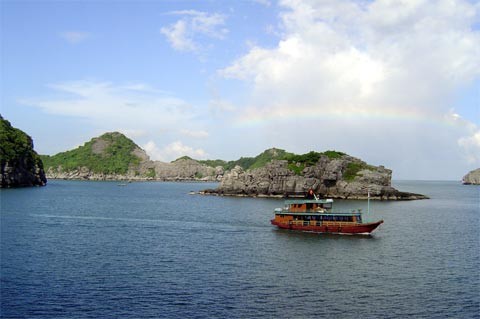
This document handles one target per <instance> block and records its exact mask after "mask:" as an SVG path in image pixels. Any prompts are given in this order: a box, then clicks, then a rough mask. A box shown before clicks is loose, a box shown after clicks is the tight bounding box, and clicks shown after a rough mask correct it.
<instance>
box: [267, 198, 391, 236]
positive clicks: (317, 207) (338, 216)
mask: <svg viewBox="0 0 480 319" xmlns="http://www.w3.org/2000/svg"><path fill="white" fill-rule="evenodd" d="M368 211H370V197H369V201H368ZM274 212H275V218H274V219H272V220H271V221H270V222H271V223H272V225H275V226H277V227H279V228H282V229H290V230H298V231H306V232H315V233H333V234H370V233H371V232H372V231H374V230H375V229H376V228H377V227H378V226H379V225H380V224H382V223H383V220H379V221H376V222H373V223H366V222H364V218H363V216H362V210H361V209H357V210H352V211H350V212H333V199H319V198H317V197H316V196H315V197H314V198H302V199H286V200H285V206H284V207H283V208H276V209H275V211H274Z"/></svg>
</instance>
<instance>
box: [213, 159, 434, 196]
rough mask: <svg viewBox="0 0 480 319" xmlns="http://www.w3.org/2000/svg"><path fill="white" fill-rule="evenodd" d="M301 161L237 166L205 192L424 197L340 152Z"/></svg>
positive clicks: (384, 171) (387, 172)
mask: <svg viewBox="0 0 480 319" xmlns="http://www.w3.org/2000/svg"><path fill="white" fill-rule="evenodd" d="M302 165H303V164H302V163H298V162H297V163H295V162H293V163H292V161H288V160H272V161H271V162H269V163H268V164H266V165H265V166H264V167H261V168H257V169H253V170H246V171H245V170H244V169H243V168H241V167H240V166H236V167H235V168H234V169H232V170H231V171H230V172H228V173H227V174H226V175H225V176H224V177H223V179H222V182H221V184H220V186H219V187H218V188H217V189H215V190H207V191H206V193H214V194H220V195H233V196H284V195H287V194H288V195H300V196H302V195H303V194H305V192H306V191H308V190H309V189H313V190H314V191H315V192H316V193H317V194H320V195H321V196H323V197H329V198H342V199H364V198H367V196H368V193H369V192H370V196H371V197H372V198H374V199H392V200H397V199H398V200H404V199H424V198H427V197H425V196H423V195H420V194H412V193H404V192H400V191H398V190H396V189H394V188H393V187H391V176H392V171H391V170H389V169H386V168H384V167H383V166H378V167H375V166H371V165H368V164H366V163H365V162H363V161H361V160H359V159H357V158H354V157H351V156H348V155H346V154H343V153H341V156H336V157H335V158H332V157H329V156H327V155H320V156H319V159H318V161H317V162H316V163H315V164H313V165H309V166H306V167H304V168H303V169H302V170H301V171H299V170H295V167H297V168H298V167H300V168H302V167H303V166H302Z"/></svg>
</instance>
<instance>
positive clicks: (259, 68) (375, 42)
mask: <svg viewBox="0 0 480 319" xmlns="http://www.w3.org/2000/svg"><path fill="white" fill-rule="evenodd" d="M280 5H281V6H282V7H283V8H284V9H285V11H284V12H283V13H282V14H281V20H282V24H283V36H282V39H281V40H280V41H279V42H278V45H277V46H276V47H274V48H264V47H261V46H258V45H257V46H254V47H252V48H251V49H250V50H249V52H248V53H247V54H245V55H244V56H242V57H240V58H238V59H237V60H235V61H233V63H231V64H230V65H229V66H227V67H226V68H224V69H223V70H220V71H219V73H220V75H222V76H223V77H224V78H227V79H229V78H233V79H239V80H243V81H245V82H247V83H249V84H250V85H251V88H252V90H251V92H250V101H249V103H248V104H249V105H250V107H248V108H247V109H246V110H242V111H241V112H240V111H239V112H238V118H239V119H240V121H239V122H240V124H242V123H243V124H244V123H260V124H262V125H264V126H263V127H264V128H265V130H266V132H267V133H266V134H270V135H271V134H272V132H271V131H272V130H275V129H278V127H280V126H279V124H280V123H281V124H282V126H281V127H282V131H283V135H282V136H278V134H277V135H276V136H273V135H272V137H271V138H272V139H274V140H281V141H286V140H289V138H288V137H287V138H285V136H287V135H288V134H291V135H292V134H293V136H295V138H293V139H292V140H293V141H292V144H293V143H294V140H297V141H298V135H299V133H298V128H299V126H298V124H299V123H302V124H301V132H302V134H305V133H306V132H309V134H313V135H315V136H319V137H320V139H318V141H321V142H324V141H325V139H322V137H323V138H327V137H328V139H329V140H330V141H334V142H335V141H337V145H338V144H342V145H344V146H345V147H346V148H347V149H344V150H346V151H348V149H355V150H358V149H359V148H358V147H359V145H361V143H362V142H361V141H362V140H363V141H366V143H367V141H368V139H367V138H371V139H375V140H377V143H375V144H368V143H367V145H365V146H363V145H362V146H361V147H364V148H368V150H369V151H370V153H377V154H379V153H384V152H385V150H390V149H392V151H396V152H401V153H402V154H405V153H409V154H415V153H417V154H420V153H422V154H424V153H425V150H426V149H428V150H430V149H436V151H435V152H433V151H432V152H426V153H425V154H424V155H425V156H426V160H432V161H435V156H441V157H442V158H444V160H445V163H446V162H448V163H450V164H451V163H452V161H453V160H452V158H451V157H452V156H454V155H452V154H451V153H450V154H446V152H445V149H444V148H445V147H448V148H457V149H458V143H460V144H462V145H464V147H467V146H466V145H468V147H469V148H472V146H471V145H474V144H475V143H476V142H474V141H476V139H474V140H472V139H470V137H468V138H466V139H463V140H461V141H462V142H458V143H457V141H458V139H460V138H461V137H462V136H472V135H471V132H470V130H469V129H467V128H466V126H465V125H463V124H462V125H460V124H459V123H458V122H457V123H448V121H445V115H446V114H448V113H449V111H450V109H451V108H452V107H453V105H452V103H453V102H454V96H455V93H456V92H457V90H459V89H461V88H463V87H465V86H468V84H469V83H471V82H472V81H473V80H475V79H478V77H479V76H480V32H479V31H478V29H477V30H476V29H475V28H474V27H473V26H474V24H475V23H476V19H477V18H478V12H477V11H478V9H479V8H478V7H475V6H474V5H472V4H470V3H468V2H464V1H461V0H459V1H450V0H448V1H447V0H445V1H443V0H441V1H434V2H432V1H402V2H392V1H372V2H357V1H314V0H311V1H297V0H284V1H281V3H280ZM273 123H275V124H276V125H272V124H273ZM304 123H308V125H309V126H307V125H306V124H304ZM434 123H436V124H434ZM436 125H442V127H444V128H445V131H441V132H440V133H439V132H438V131H437V130H438V128H437V127H436ZM339 126H340V127H341V128H339ZM289 127H296V128H297V130H295V129H289ZM407 127H408V130H406V128H407ZM353 130H355V131H353ZM374 132H376V134H377V135H378V134H382V135H383V136H384V137H385V136H389V139H386V138H381V137H380V136H375V134H373V133H374ZM444 133H445V134H446V135H447V136H446V137H445V138H444V140H443V141H440V140H439V139H438V138H435V137H436V136H440V135H441V136H443V135H444ZM279 134H280V133H279ZM345 136H350V139H351V140H352V141H351V142H350V143H349V142H348V139H346V140H345V141H343V139H344V137H345ZM353 140H355V141H353ZM447 141H448V142H447ZM317 143H318V142H317ZM392 143H396V150H395V148H392ZM427 143H430V144H428V145H427ZM293 145H294V144H293ZM399 155H401V154H399ZM389 156H391V154H389ZM446 156H450V157H449V158H448V159H447V158H446ZM455 156H456V155H455ZM385 157H387V156H386V155H385ZM413 161H414V160H412V163H413ZM439 161H440V160H439ZM439 165H440V164H439ZM425 166H428V165H427V164H425Z"/></svg>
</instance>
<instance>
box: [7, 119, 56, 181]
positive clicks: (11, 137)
mask: <svg viewBox="0 0 480 319" xmlns="http://www.w3.org/2000/svg"><path fill="white" fill-rule="evenodd" d="M0 171H1V175H2V180H1V183H0V188H11V187H28V186H44V185H46V184H47V179H46V177H45V172H44V170H43V163H42V160H41V159H40V156H39V155H38V154H37V153H36V152H35V151H34V149H33V141H32V138H31V137H30V136H28V135H27V134H26V133H25V132H23V131H22V130H19V129H17V128H14V127H12V125H11V124H10V122H9V121H7V120H5V119H4V118H3V117H2V116H1V115H0Z"/></svg>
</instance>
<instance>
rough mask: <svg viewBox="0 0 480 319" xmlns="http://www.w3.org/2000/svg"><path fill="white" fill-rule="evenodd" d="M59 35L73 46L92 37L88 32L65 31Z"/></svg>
mask: <svg viewBox="0 0 480 319" xmlns="http://www.w3.org/2000/svg"><path fill="white" fill-rule="evenodd" d="M59 35H60V37H61V38H62V39H64V40H65V41H67V42H69V43H71V44H78V43H80V42H83V41H85V40H86V39H88V38H89V37H90V34H89V33H88V32H82V31H65V32H61V33H60V34H59Z"/></svg>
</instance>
